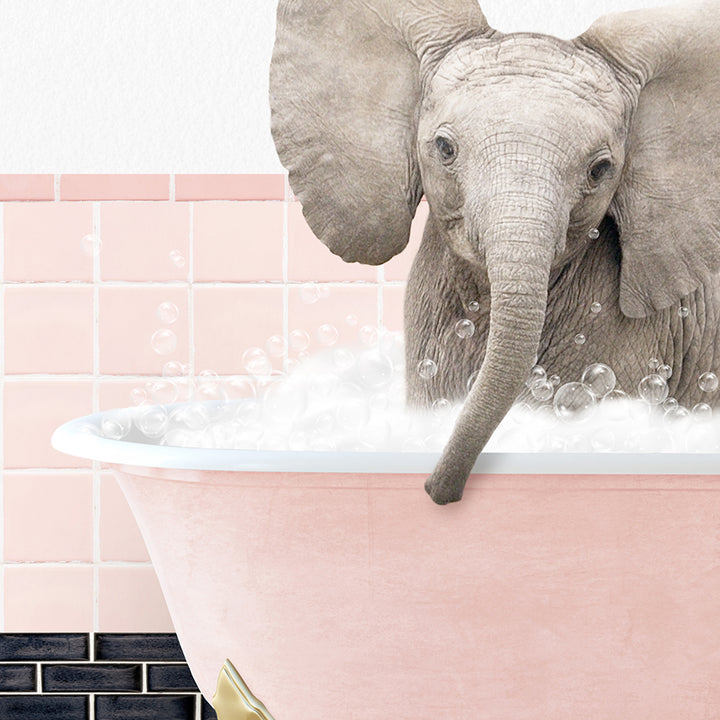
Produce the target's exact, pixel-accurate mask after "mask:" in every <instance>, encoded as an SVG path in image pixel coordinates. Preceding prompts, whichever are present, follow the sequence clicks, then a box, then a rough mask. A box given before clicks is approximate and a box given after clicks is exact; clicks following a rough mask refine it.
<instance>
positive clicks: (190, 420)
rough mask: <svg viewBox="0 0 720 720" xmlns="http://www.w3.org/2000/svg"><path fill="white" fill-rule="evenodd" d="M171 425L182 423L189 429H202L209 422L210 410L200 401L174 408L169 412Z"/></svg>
mask: <svg viewBox="0 0 720 720" xmlns="http://www.w3.org/2000/svg"><path fill="white" fill-rule="evenodd" d="M170 421H171V422H172V423H173V425H184V426H185V427H186V428H188V429H189V430H195V431H198V432H199V431H202V430H204V429H205V428H206V427H207V426H208V423H209V422H210V412H209V410H208V409H207V407H206V406H205V405H203V404H202V403H190V404H188V405H182V406H181V407H178V408H175V410H173V411H172V412H171V414H170Z"/></svg>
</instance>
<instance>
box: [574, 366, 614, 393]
mask: <svg viewBox="0 0 720 720" xmlns="http://www.w3.org/2000/svg"><path fill="white" fill-rule="evenodd" d="M580 381H581V382H582V383H583V384H584V385H587V386H588V387H589V388H590V390H591V391H592V393H593V395H595V397H597V398H603V397H605V395H607V394H608V393H609V392H612V391H613V390H614V389H615V382H616V379H615V373H614V372H613V371H612V369H611V368H609V367H608V366H607V365H605V364H603V363H593V364H592V365H588V366H587V367H586V368H585V370H584V371H583V374H582V378H581V379H580Z"/></svg>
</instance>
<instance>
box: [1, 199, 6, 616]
mask: <svg viewBox="0 0 720 720" xmlns="http://www.w3.org/2000/svg"><path fill="white" fill-rule="evenodd" d="M5 207H6V205H5V203H2V204H1V205H0V519H2V522H3V524H4V519H5V351H4V348H5ZM0 563H1V568H0V628H2V629H3V630H5V625H6V623H5V533H4V532H2V533H0Z"/></svg>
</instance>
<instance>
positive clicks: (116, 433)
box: [100, 410, 132, 440]
mask: <svg viewBox="0 0 720 720" xmlns="http://www.w3.org/2000/svg"><path fill="white" fill-rule="evenodd" d="M131 427H132V415H131V414H130V412H129V411H128V410H110V411H109V412H106V413H104V414H103V417H102V421H101V423H100V432H101V434H102V436H103V437H104V438H108V439H110V440H122V439H123V438H124V437H126V436H127V435H128V433H129V432H130V429H131Z"/></svg>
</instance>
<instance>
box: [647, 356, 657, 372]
mask: <svg viewBox="0 0 720 720" xmlns="http://www.w3.org/2000/svg"><path fill="white" fill-rule="evenodd" d="M647 366H648V370H650V371H651V372H655V371H656V370H657V369H658V368H659V367H660V361H659V360H658V359H657V358H650V359H649V360H648V364H647Z"/></svg>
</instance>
